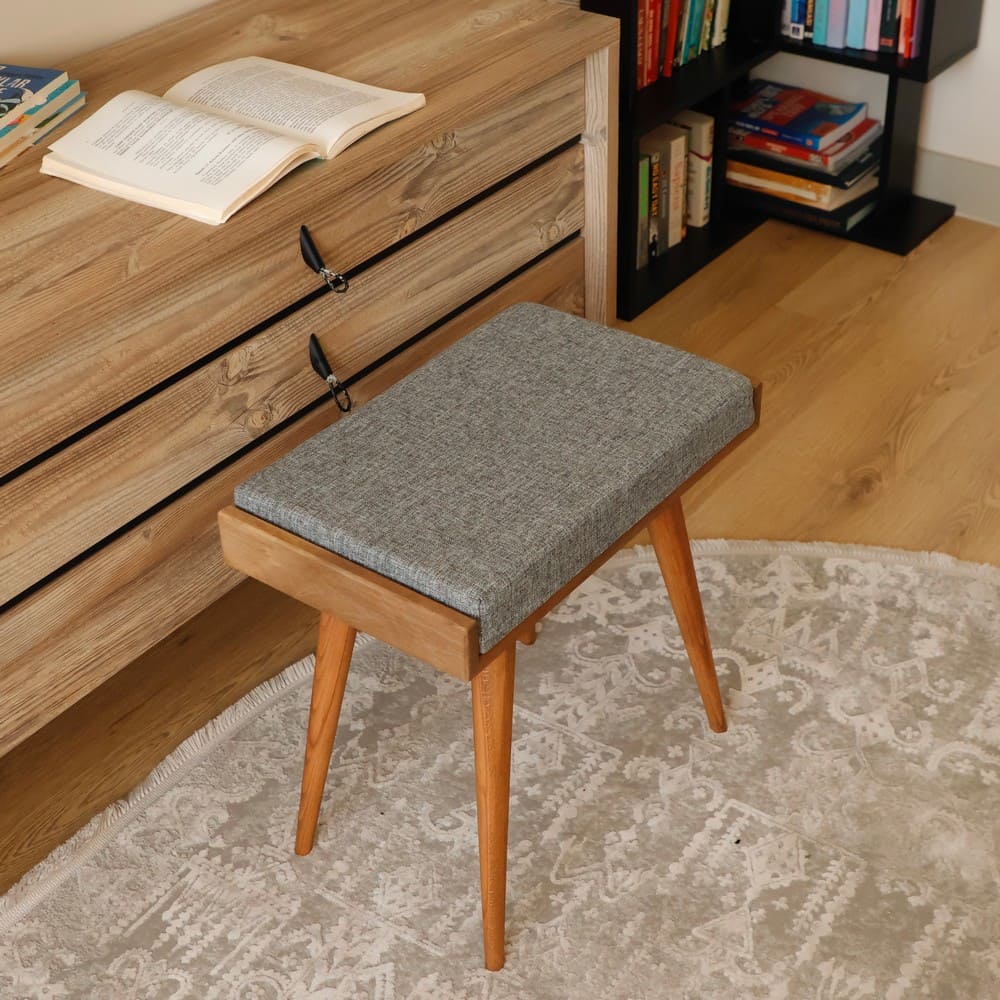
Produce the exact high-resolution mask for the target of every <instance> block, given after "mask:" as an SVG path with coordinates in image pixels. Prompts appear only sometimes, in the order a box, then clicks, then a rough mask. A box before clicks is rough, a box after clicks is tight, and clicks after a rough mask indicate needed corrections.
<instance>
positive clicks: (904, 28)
mask: <svg viewBox="0 0 1000 1000" xmlns="http://www.w3.org/2000/svg"><path fill="white" fill-rule="evenodd" d="M897 48H898V51H899V54H900V55H901V56H904V57H905V58H906V59H909V58H910V56H911V53H912V52H913V0H900V10H899V45H898V46H897Z"/></svg>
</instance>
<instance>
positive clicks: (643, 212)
mask: <svg viewBox="0 0 1000 1000" xmlns="http://www.w3.org/2000/svg"><path fill="white" fill-rule="evenodd" d="M637 222H638V232H637V233H636V245H635V266H636V267H637V268H643V267H646V265H647V264H648V263H649V157H648V156H645V155H643V156H640V157H639V217H638V219H637Z"/></svg>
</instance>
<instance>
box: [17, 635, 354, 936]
mask: <svg viewBox="0 0 1000 1000" xmlns="http://www.w3.org/2000/svg"><path fill="white" fill-rule="evenodd" d="M370 642H374V640H373V639H372V637H371V636H369V635H359V636H358V638H357V646H358V647H362V646H365V645H367V644H368V643H370ZM315 662H316V658H315V657H314V656H312V655H309V656H306V657H304V658H303V659H301V660H299V661H297V662H296V663H293V664H292V665H291V666H289V667H286V668H285V669H284V670H282V671H281V673H280V674H276V675H275V676H274V677H272V678H271V679H270V680H266V681H264V682H262V683H261V684H258V685H257V687H255V688H254V689H253V690H252V691H250V692H248V693H247V694H245V695H244V696H243V697H242V698H241V699H240V700H239V701H237V702H236V703H235V704H233V705H230V706H229V708H227V709H225V710H224V711H222V712H220V713H219V714H218V715H217V716H216V717H215V718H214V719H211V720H210V721H209V722H207V723H205V725H204V726H202V727H201V729H199V730H198V731H197V732H194V733H192V734H191V735H190V736H189V737H188V738H187V739H186V740H184V742H183V743H181V744H180V745H179V746H178V747H177V748H176V749H175V750H174V751H173V752H172V753H170V754H169V755H168V756H167V757H165V758H164V759H163V760H162V761H161V762H160V763H159V764H157V766H156V767H155V768H153V770H152V771H150V772H149V774H148V775H147V776H146V777H145V778H144V779H143V780H142V781H141V782H140V783H139V784H138V785H136V786H135V788H133V789H132V790H131V791H130V792H129V793H128V795H126V796H125V797H124V798H121V799H118V800H117V801H116V802H112V803H111V804H110V805H109V806H107V807H106V808H105V809H104V810H103V811H102V812H100V813H99V814H98V815H97V816H95V817H94V818H93V819H92V820H91V821H90V822H89V823H87V825H86V826H84V827H82V828H81V829H80V830H78V831H77V832H76V833H75V834H73V836H72V837H71V838H70V839H69V840H67V841H66V842H65V843H64V844H61V845H60V846H59V847H57V848H56V849H55V850H54V851H53V852H52V853H51V854H50V855H49V856H48V857H47V858H45V859H44V860H43V861H41V862H39V863H38V864H37V865H36V866H35V867H34V868H32V869H31V871H29V872H27V873H26V874H25V875H24V876H23V877H22V878H21V879H20V880H19V881H18V882H16V883H15V884H14V885H13V886H11V888H10V889H8V890H7V892H6V893H4V894H3V895H2V896H0V933H3V932H5V931H7V930H9V929H10V928H11V927H12V926H13V925H14V924H15V923H16V922H17V921H18V920H20V919H21V918H22V917H23V916H25V915H26V914H27V913H29V912H30V911H31V910H33V909H34V908H35V907H36V906H37V905H38V904H39V903H41V902H42V901H43V900H44V899H45V898H46V897H47V896H48V895H49V894H50V893H51V892H52V891H53V890H55V889H57V888H58V887H59V886H60V885H61V884H62V883H63V882H64V881H65V880H66V879H67V878H68V877H69V876H71V875H72V874H73V873H74V872H75V871H77V870H78V869H79V868H81V867H82V866H83V865H84V864H85V863H86V862H87V861H88V860H89V859H90V858H91V857H93V855H94V854H95V853H96V852H97V851H99V850H100V849H101V848H102V847H103V846H104V845H105V844H106V843H107V842H108V841H109V840H110V839H111V837H112V836H114V834H115V833H116V832H117V831H118V829H119V828H120V827H121V826H123V825H124V824H125V823H128V822H131V820H132V819H133V818H134V817H136V816H138V815H139V814H140V813H141V812H142V810H143V809H144V808H145V807H146V806H148V805H150V804H151V803H152V802H155V801H156V800H157V799H158V798H160V797H161V796H162V795H164V794H165V793H166V792H168V791H169V790H170V789H171V788H173V787H174V785H176V784H177V782H178V781H179V780H180V778H181V777H183V776H184V775H185V774H186V773H187V772H188V771H189V770H190V769H191V768H192V767H193V766H194V765H195V764H197V763H199V762H200V761H201V760H202V759H203V758H205V757H206V756H207V755H208V754H209V753H210V752H211V751H212V750H213V749H214V748H215V747H216V746H218V745H219V744H220V743H222V742H224V741H225V740H227V739H229V738H230V737H231V736H233V735H234V734H236V733H238V732H239V731H240V730H241V729H242V728H243V727H244V726H246V725H247V724H248V723H250V722H251V721H253V719H255V718H256V717H257V716H259V715H260V714H261V713H262V712H263V711H264V710H265V709H267V708H268V707H269V706H270V705H271V704H272V703H273V702H274V701H276V700H277V699H278V698H279V697H281V696H282V695H284V694H285V693H287V692H288V691H290V690H291V689H293V688H296V687H298V686H299V685H301V684H303V683H305V682H306V681H308V680H309V678H310V677H312V671H313V666H314V664H315Z"/></svg>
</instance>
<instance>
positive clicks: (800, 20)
mask: <svg viewBox="0 0 1000 1000" xmlns="http://www.w3.org/2000/svg"><path fill="white" fill-rule="evenodd" d="M788 37H789V38H793V39H795V41H797V42H801V41H802V40H803V39H804V38H805V37H806V0H792V13H791V19H790V24H789V30H788Z"/></svg>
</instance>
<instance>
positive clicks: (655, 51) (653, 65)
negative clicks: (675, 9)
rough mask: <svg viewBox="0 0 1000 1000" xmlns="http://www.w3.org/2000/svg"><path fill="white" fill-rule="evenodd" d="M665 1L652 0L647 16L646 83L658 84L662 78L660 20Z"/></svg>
mask: <svg viewBox="0 0 1000 1000" xmlns="http://www.w3.org/2000/svg"><path fill="white" fill-rule="evenodd" d="M662 17H663V0H650V5H649V11H648V13H647V15H646V24H647V30H646V83H647V84H650V83H656V81H657V79H658V78H659V76H660V19H661V18H662Z"/></svg>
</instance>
